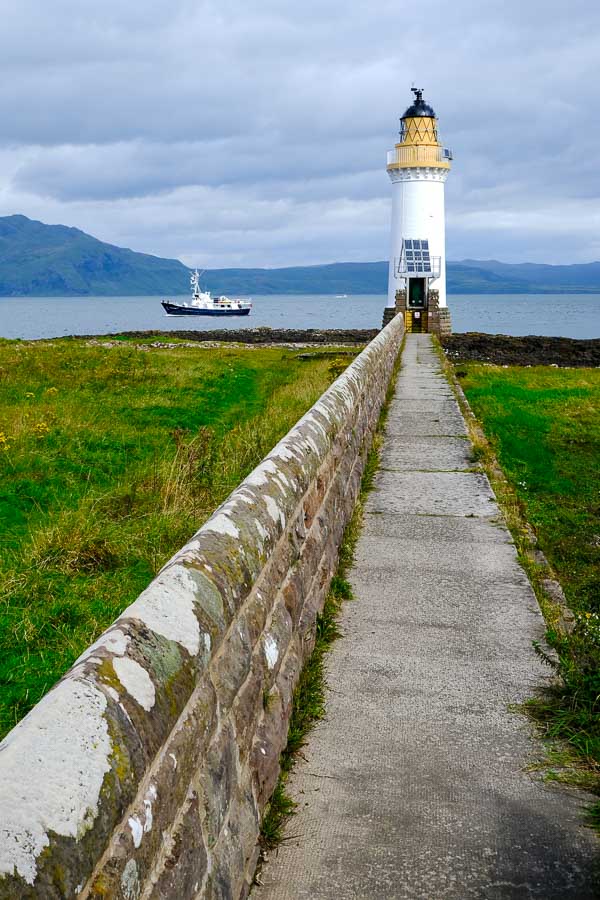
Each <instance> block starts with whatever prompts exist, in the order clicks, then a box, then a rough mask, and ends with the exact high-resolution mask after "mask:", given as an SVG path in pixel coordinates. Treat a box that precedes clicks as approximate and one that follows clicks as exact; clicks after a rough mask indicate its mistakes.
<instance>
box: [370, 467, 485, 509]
mask: <svg viewBox="0 0 600 900" xmlns="http://www.w3.org/2000/svg"><path fill="white" fill-rule="evenodd" d="M375 484H376V485H377V490H376V491H373V493H372V494H371V495H370V497H369V498H368V500H367V502H366V504H365V508H366V509H367V510H368V511H369V512H377V513H395V512H403V513H413V514H414V513H417V514H419V515H425V516H440V515H442V516H485V517H486V518H489V517H492V518H495V517H498V515H499V510H498V506H497V504H496V500H495V497H494V493H493V491H492V489H491V487H490V483H489V481H488V480H487V478H486V476H485V475H481V474H479V473H475V472H419V471H416V472H388V471H379V472H378V473H377V475H376V477H375Z"/></svg>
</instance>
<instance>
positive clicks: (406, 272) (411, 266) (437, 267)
mask: <svg viewBox="0 0 600 900" xmlns="http://www.w3.org/2000/svg"><path fill="white" fill-rule="evenodd" d="M441 273H442V258H441V256H429V255H427V256H424V257H423V259H422V260H421V259H414V260H413V259H412V258H409V259H407V258H406V255H404V254H403V255H402V256H400V257H396V258H395V259H394V277H395V278H427V279H428V280H433V281H435V280H436V279H437V278H439V277H440V275H441Z"/></svg>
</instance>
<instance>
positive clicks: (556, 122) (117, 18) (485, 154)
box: [0, 0, 600, 267]
mask: <svg viewBox="0 0 600 900" xmlns="http://www.w3.org/2000/svg"><path fill="white" fill-rule="evenodd" d="M0 12H1V17H2V18H1V21H2V30H1V34H0V215H9V214H12V213H23V214H25V215H27V216H30V217H32V218H37V219H41V220H42V221H44V222H50V223H63V224H66V225H75V226H77V227H79V228H82V229H83V230H85V231H88V232H90V233H91V234H93V235H95V236H96V237H99V238H101V239H103V240H106V241H110V242H111V243H115V244H119V245H121V246H128V247H132V248H133V249H135V250H142V251H145V252H148V253H154V254H157V255H160V256H170V257H178V258H180V259H181V260H183V262H185V263H187V264H190V265H199V266H202V267H219V266H238V265H252V266H278V265H295V264H308V263H320V262H332V261H334V260H356V261H359V260H374V259H384V258H386V257H387V254H388V230H389V214H390V186H389V182H388V178H387V175H386V172H385V154H386V150H388V149H389V148H391V147H392V146H393V145H394V143H395V142H396V139H397V138H396V134H397V131H398V126H399V123H398V118H399V116H400V115H401V114H402V113H403V111H404V109H405V108H406V107H407V105H408V104H409V103H410V98H411V94H410V87H411V84H413V83H414V84H416V85H417V86H418V87H423V88H424V89H425V99H426V100H427V101H428V102H430V103H431V104H432V106H433V107H434V109H435V110H436V113H437V114H438V118H439V128H440V134H441V138H442V140H443V142H444V145H445V146H447V147H450V148H451V149H452V150H453V151H454V157H455V162H454V168H453V170H452V172H451V173H450V177H449V179H448V182H447V185H446V203H447V241H448V255H449V257H450V258H451V259H464V258H467V257H470V258H475V259H489V258H496V259H501V260H505V261H509V262H517V261H524V260H529V261H534V262H553V263H557V262H579V261H581V262H585V261H591V260H595V259H600V164H599V158H600V116H599V115H598V110H599V103H598V95H599V84H600V4H598V3H597V2H594V0H570V2H568V3H565V2H564V0H562V2H558V0H485V2H482V0H478V2H472V0H452V2H450V0H446V2H441V0H419V2H417V3H414V2H413V3H407V2H406V0H393V2H392V0H370V2H368V3H366V2H365V3H355V4H353V3H348V0H344V2H342V0H302V2H297V0H296V2H291V0H245V2H243V0H103V2H102V3H97V2H95V0H94V2H91V0H20V2H19V3H16V2H13V0H1V2H0Z"/></svg>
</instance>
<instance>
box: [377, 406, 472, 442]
mask: <svg viewBox="0 0 600 900" xmlns="http://www.w3.org/2000/svg"><path fill="white" fill-rule="evenodd" d="M386 430H387V433H388V435H389V436H390V437H395V436H396V435H402V434H411V435H413V437H421V436H425V435H431V436H436V435H450V436H452V435H460V434H462V435H466V434H467V427H466V425H465V423H464V420H463V418H462V416H459V415H458V414H454V415H453V414H445V415H442V414H435V413H431V412H427V411H421V412H417V411H414V412H413V411H411V410H407V409H403V410H402V411H401V412H394V411H390V414H389V416H388V423H387V429H386Z"/></svg>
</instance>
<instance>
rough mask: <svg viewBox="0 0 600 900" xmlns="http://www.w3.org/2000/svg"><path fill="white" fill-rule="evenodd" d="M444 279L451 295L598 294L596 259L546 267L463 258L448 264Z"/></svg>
mask: <svg viewBox="0 0 600 900" xmlns="http://www.w3.org/2000/svg"><path fill="white" fill-rule="evenodd" d="M447 278H448V291H449V292H450V293H453V294H491V293H496V294H585V293H600V262H591V263H577V264H574V265H570V266H548V265H543V264H539V263H502V262H498V261H497V260H495V259H488V260H475V259H464V260H462V261H461V262H455V263H448V274H447Z"/></svg>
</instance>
